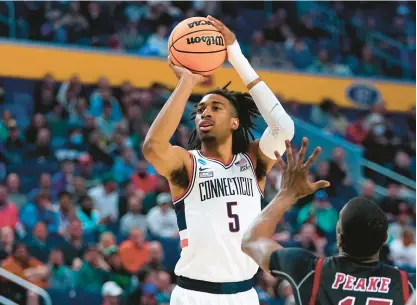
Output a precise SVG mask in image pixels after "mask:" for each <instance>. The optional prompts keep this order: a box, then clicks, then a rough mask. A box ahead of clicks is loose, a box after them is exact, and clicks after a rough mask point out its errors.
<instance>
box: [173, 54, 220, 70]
mask: <svg viewBox="0 0 417 305" xmlns="http://www.w3.org/2000/svg"><path fill="white" fill-rule="evenodd" d="M170 55H172V57H174V59H175V60H176V61H177V62H178V64H179V65H181V67H183V68H186V69H188V70H190V71H191V72H210V71H213V70H216V69H217V68H219V67H220V66H221V65H223V63H221V64H220V65H218V66H217V67H216V68H213V69H210V70H205V71H200V70H193V69H191V68H188V67H187V66H184V65H183V64H182V63H181V62H180V61H179V60H178V59H177V58H176V57H175V55H174V53H170Z"/></svg>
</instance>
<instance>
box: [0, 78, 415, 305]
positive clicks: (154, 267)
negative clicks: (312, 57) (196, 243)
mask: <svg viewBox="0 0 417 305" xmlns="http://www.w3.org/2000/svg"><path fill="white" fill-rule="evenodd" d="M1 91H2V90H0V97H4V95H2V94H1ZM30 94H31V97H32V99H33V103H32V104H31V106H30V105H29V106H28V107H32V108H33V109H31V113H33V116H31V117H30V121H29V122H25V121H24V120H22V119H21V118H20V119H19V118H18V117H15V116H14V114H13V112H12V111H9V110H7V109H8V107H9V106H10V107H11V105H10V103H13V101H7V100H5V99H4V98H2V100H1V102H2V103H1V108H2V117H1V122H0V144H1V145H0V148H1V149H0V168H1V170H0V176H1V178H2V181H4V182H3V183H2V184H1V185H0V263H1V267H2V268H4V269H6V270H7V271H9V272H12V273H14V274H15V275H18V276H19V277H22V278H24V279H26V280H28V281H30V282H32V283H34V284H35V285H38V286H40V287H43V288H47V289H48V291H49V292H50V294H51V296H52V297H53V298H54V296H55V297H56V296H57V295H59V296H60V297H59V298H58V299H55V300H59V304H61V305H64V304H67V303H65V302H64V301H65V298H67V299H69V300H71V299H73V298H76V301H75V302H76V304H79V305H83V304H101V303H100V302H103V303H102V304H105V305H118V304H135V305H138V304H141V305H160V304H168V303H169V298H170V293H171V291H172V289H173V285H174V283H175V275H174V274H173V268H174V266H175V262H176V260H177V259H178V255H179V251H180V246H179V239H178V227H177V223H176V214H175V210H174V209H173V206H172V199H171V196H170V194H169V186H168V183H167V181H166V180H165V179H164V178H163V177H161V176H158V175H157V174H156V173H155V171H154V170H153V168H152V167H151V166H150V165H149V164H148V163H146V162H145V161H144V159H143V156H142V155H141V149H140V147H141V144H142V142H143V140H144V137H145V135H146V133H147V131H148V129H149V126H150V124H151V122H152V121H153V120H154V119H155V117H156V115H157V113H158V111H159V109H160V108H161V106H162V105H163V104H164V103H165V101H166V99H167V98H168V96H169V94H170V90H169V89H168V88H166V87H165V86H164V85H161V84H157V83H155V84H153V85H152V86H151V87H149V88H134V87H133V86H132V85H131V84H130V83H129V82H125V83H124V84H122V85H121V86H120V87H115V88H113V87H111V86H110V84H109V82H108V80H107V79H106V78H105V77H102V78H100V79H99V81H98V83H97V84H96V85H94V86H90V85H85V84H83V83H81V81H80V80H79V78H78V77H77V76H73V77H72V78H71V79H69V80H68V81H67V82H64V83H58V82H56V81H55V80H54V78H53V76H52V75H46V76H45V77H44V78H43V79H42V80H40V81H38V82H36V84H35V85H34V86H33V92H31V93H30ZM192 98H193V99H197V100H198V98H199V97H198V96H193V97H192ZM286 104H287V106H286V108H287V109H288V111H289V112H290V113H291V115H294V116H302V114H301V110H300V109H301V108H302V106H301V105H300V104H297V103H296V102H291V101H288V102H287V103H286ZM332 107H333V108H332ZM334 107H336V106H335V105H334V104H333V102H332V101H329V100H327V101H324V102H323V103H322V104H320V105H319V106H317V107H313V108H309V110H308V116H307V117H308V118H309V120H310V121H312V122H314V123H315V124H316V125H318V126H320V127H321V128H323V130H324V132H332V133H337V134H338V135H340V136H344V137H345V138H346V139H348V140H350V141H352V142H354V143H357V144H362V145H363V146H364V147H365V148H366V150H367V151H368V152H367V153H368V155H367V156H368V157H369V158H370V159H371V160H374V161H375V162H377V163H380V164H385V161H387V160H388V159H387V160H385V159H384V160H382V159H381V160H379V159H378V160H375V159H373V158H376V157H378V158H382V157H381V156H382V155H383V153H381V150H382V149H383V150H386V147H384V148H381V146H378V147H379V148H376V147H374V146H373V145H394V143H395V142H394V141H392V140H391V139H385V138H383V137H384V136H385V133H387V132H388V131H389V128H390V124H389V117H388V116H386V114H385V112H384V111H383V105H382V106H381V105H378V106H375V107H374V108H373V109H372V111H368V112H367V113H364V116H363V118H362V119H360V120H359V121H352V122H350V121H349V120H348V118H347V117H348V116H347V115H346V117H345V114H344V111H343V110H342V109H337V107H336V108H334ZM381 107H382V108H381ZM334 109H336V110H334ZM192 111H193V109H192V106H191V108H187V109H186V111H185V114H184V117H183V119H182V121H181V124H180V127H179V128H178V130H177V131H176V133H175V135H174V137H173V138H172V143H173V144H176V145H181V146H183V147H187V142H188V138H189V134H190V131H191V130H192V128H193V124H194V123H193V121H191V120H190V119H189V115H190V114H191V112H192ZM335 117H336V118H339V119H335ZM408 119H409V121H410V123H409V130H408V131H407V136H408V137H409V138H407V140H399V142H396V143H399V145H398V147H395V150H393V153H394V155H395V158H394V159H395V162H394V164H393V167H395V168H393V169H394V170H395V171H397V172H400V170H403V172H401V174H403V175H405V176H409V177H411V178H413V179H415V176H413V175H414V174H415V173H413V172H411V171H410V169H409V164H408V162H409V161H410V160H409V159H410V157H411V156H412V155H411V154H412V151H410V149H411V150H412V149H414V156H415V129H413V128H415V124H414V125H413V124H411V123H412V122H415V112H413V113H412V112H410V114H409V115H408ZM339 120H340V122H339ZM413 120H414V121H413ZM381 126H383V127H384V128H385V129H384V131H385V133H384V132H382V133H381V132H380V130H379V128H380V127H381ZM413 126H414V127H413ZM391 127H392V126H391ZM361 128H363V130H362V129H361ZM372 140H374V142H373V143H374V144H372V145H368V144H367V143H368V142H372ZM412 140H414V142H412ZM413 143H414V144H413ZM401 145H402V146H401ZM375 150H380V151H379V152H378V153H377V154H374V153H373V151H375ZM394 155H390V156H394ZM407 158H408V159H407ZM406 161H407V162H406ZM348 167H349V164H347V163H346V160H345V152H344V150H343V149H342V148H340V147H336V148H335V149H334V150H333V153H332V158H331V159H329V160H323V161H321V162H320V163H318V164H317V166H316V168H315V169H314V171H313V174H312V179H326V180H329V181H331V182H332V186H331V188H330V189H328V190H327V191H319V192H317V193H316V194H315V195H313V196H310V197H307V198H304V199H303V200H300V201H299V202H298V204H297V205H296V206H295V207H294V208H293V209H291V210H290V211H289V212H288V213H287V214H286V217H285V219H283V220H282V221H281V222H280V224H279V225H278V226H277V229H276V233H275V235H274V238H275V239H276V240H277V241H279V242H280V243H281V244H283V245H284V246H295V247H303V248H305V249H309V250H311V251H313V252H315V253H316V254H317V255H319V256H326V255H331V254H334V253H336V251H337V250H336V245H335V228H336V222H337V220H338V213H339V211H340V210H341V208H342V207H343V204H344V203H345V202H346V200H347V199H348V198H350V197H352V196H355V195H358V192H357V190H356V189H355V188H354V187H353V183H352V181H351V179H350V177H349V175H348V170H347V169H348ZM407 168H408V169H407ZM407 170H408V171H407ZM279 184H280V172H279V169H278V168H274V169H273V170H272V171H271V173H270V174H269V175H268V177H267V183H266V190H265V201H264V202H263V204H264V205H265V204H267V203H268V201H269V200H270V199H271V198H272V197H273V196H274V195H275V194H276V192H277V191H278V190H279ZM384 185H386V186H387V188H388V194H387V196H386V197H383V198H381V197H379V196H377V194H376V191H375V183H374V182H373V181H372V179H369V180H367V181H366V182H365V183H364V184H363V186H362V189H361V190H360V194H361V195H363V196H365V197H367V198H370V199H374V200H376V201H377V202H378V203H379V204H380V206H381V208H382V209H383V210H384V211H385V212H386V213H387V215H388V217H389V220H390V225H389V232H390V239H389V241H388V242H387V244H386V245H385V246H384V249H383V251H382V252H381V259H383V260H384V261H385V262H387V263H390V264H394V265H396V266H399V267H401V268H404V269H405V270H409V271H413V270H414V271H415V267H416V264H415V262H416V254H415V249H416V246H415V236H414V232H415V226H416V224H415V208H416V204H415V200H414V201H413V200H410V198H409V197H407V196H406V195H407V189H406V188H405V187H404V186H401V185H399V184H398V183H397V182H396V181H387V182H386V183H385V184H384ZM0 281H2V283H0V294H1V295H4V296H7V297H10V298H11V299H12V300H14V301H15V302H17V303H18V304H29V303H26V301H27V300H30V301H31V302H36V296H34V295H32V294H28V293H27V292H26V291H24V290H22V288H21V287H18V286H15V285H12V284H11V283H7V285H6V284H5V282H4V279H0ZM256 289H257V291H258V294H259V297H260V300H261V304H262V305H267V304H268V305H270V304H286V305H290V304H294V297H293V295H292V291H291V287H290V285H289V283H288V282H285V281H280V280H277V279H275V278H273V277H272V276H270V275H269V274H264V273H262V272H260V273H259V275H258V281H257V286H256ZM63 296H65V297H63ZM77 298H78V299H77ZM92 300H93V301H92ZM88 302H89V303H88ZM30 304H36V303H30ZM68 304H70V303H68Z"/></svg>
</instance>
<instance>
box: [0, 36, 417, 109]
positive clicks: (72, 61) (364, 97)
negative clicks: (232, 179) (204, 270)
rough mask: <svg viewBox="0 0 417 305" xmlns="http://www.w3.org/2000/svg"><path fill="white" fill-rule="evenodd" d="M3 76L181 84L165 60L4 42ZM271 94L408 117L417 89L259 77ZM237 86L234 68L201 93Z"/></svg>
mask: <svg viewBox="0 0 417 305" xmlns="http://www.w3.org/2000/svg"><path fill="white" fill-rule="evenodd" d="M0 57H1V58H2V60H1V63H0V76H2V77H16V78H27V79H38V78H42V77H43V76H44V75H45V74H46V73H51V74H52V75H53V76H54V77H55V78H56V79H57V80H58V81H65V80H68V79H69V78H70V77H71V76H72V75H74V74H77V75H79V77H80V78H81V80H82V81H83V82H85V83H95V82H97V80H98V78H99V77H100V76H103V75H104V76H106V77H107V78H108V79H109V80H110V82H111V83H112V85H118V84H121V83H122V82H124V81H126V80H129V81H130V82H131V83H132V84H133V85H134V86H137V87H146V86H149V85H150V84H152V83H154V82H160V83H163V84H166V85H167V86H169V87H172V88H173V87H175V85H176V82H177V80H176V78H175V76H174V75H173V73H172V71H171V70H170V69H169V67H168V64H167V62H166V61H165V60H161V59H155V58H145V57H139V56H134V55H126V54H121V53H119V52H112V51H106V52H103V51H96V50H94V49H92V48H89V49H84V48H83V49H80V48H70V47H50V46H47V45H42V44H31V43H14V42H13V43H10V42H8V41H7V40H3V41H0ZM258 73H259V75H260V77H261V78H262V79H263V80H264V81H265V82H266V83H267V84H268V86H269V87H270V88H271V90H272V91H273V92H274V93H276V94H277V95H279V96H281V97H282V98H283V99H284V100H285V101H288V100H295V101H298V102H302V103H308V104H317V103H320V101H321V100H322V99H323V98H331V99H333V100H334V101H335V102H336V103H337V104H338V105H340V106H342V107H357V108H365V109H366V108H369V107H370V106H372V105H373V104H375V103H377V102H378V101H382V100H383V101H384V102H385V103H386V107H387V109H388V110H390V111H407V110H409V109H410V108H411V107H412V106H415V104H416V86H415V83H414V84H413V83H403V82H389V81H382V80H372V79H362V78H346V77H330V76H321V75H312V74H305V73H296V72H283V71H276V70H274V71H264V70H259V71H258ZM228 81H232V85H231V88H232V89H233V90H240V91H245V87H244V85H243V83H242V81H241V80H240V78H239V76H238V75H237V73H236V72H235V71H234V70H233V68H230V67H223V68H221V69H219V70H218V71H217V72H216V73H215V74H214V75H212V76H211V77H210V80H209V81H208V82H207V83H205V84H202V85H200V86H198V87H196V89H195V93H204V92H206V91H208V90H211V89H214V88H217V87H222V86H223V85H225V84H226V83H227V82H228Z"/></svg>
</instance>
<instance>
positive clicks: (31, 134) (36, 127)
mask: <svg viewBox="0 0 417 305" xmlns="http://www.w3.org/2000/svg"><path fill="white" fill-rule="evenodd" d="M43 128H46V121H45V117H44V116H43V115H42V114H41V113H36V114H35V115H34V116H33V118H32V122H31V123H30V125H29V127H28V128H27V129H26V132H25V139H26V142H28V143H29V144H35V142H36V138H37V137H38V132H39V131H40V130H41V129H43Z"/></svg>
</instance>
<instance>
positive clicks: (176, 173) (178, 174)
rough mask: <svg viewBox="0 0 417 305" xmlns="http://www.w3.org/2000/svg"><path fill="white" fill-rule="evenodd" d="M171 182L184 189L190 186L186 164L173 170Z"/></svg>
mask: <svg viewBox="0 0 417 305" xmlns="http://www.w3.org/2000/svg"><path fill="white" fill-rule="evenodd" d="M171 182H172V183H173V184H175V185H176V186H178V187H181V188H184V189H186V188H187V187H188V184H189V183H190V177H188V172H187V168H186V167H185V165H183V166H182V167H181V168H178V169H175V170H173V171H172V173H171Z"/></svg>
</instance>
